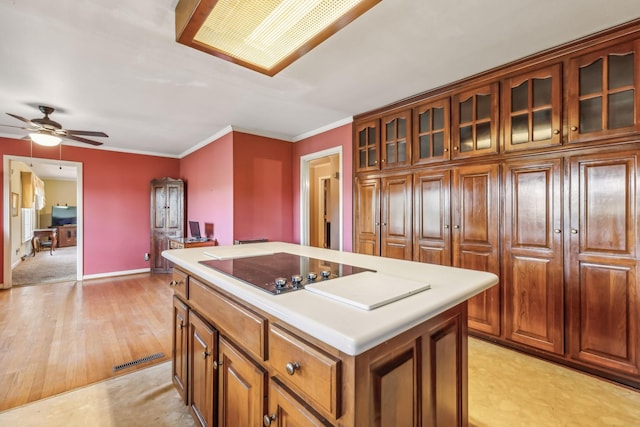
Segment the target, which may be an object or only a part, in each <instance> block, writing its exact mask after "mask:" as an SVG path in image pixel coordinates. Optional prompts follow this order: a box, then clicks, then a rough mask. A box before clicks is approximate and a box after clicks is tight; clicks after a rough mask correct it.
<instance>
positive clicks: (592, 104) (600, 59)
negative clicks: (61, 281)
mask: <svg viewBox="0 0 640 427" xmlns="http://www.w3.org/2000/svg"><path fill="white" fill-rule="evenodd" d="M568 85H569V89H568V100H567V102H568V105H567V112H568V119H569V120H568V126H569V129H568V134H569V142H579V141H589V140H594V139H597V138H602V137H605V136H610V135H611V136H614V135H625V134H630V133H637V132H640V96H639V94H638V90H640V39H638V40H635V41H630V42H625V43H621V44H617V45H613V46H608V47H605V48H602V49H600V50H597V51H595V52H591V53H588V54H585V55H580V56H577V57H574V58H571V60H570V61H569V70H568Z"/></svg>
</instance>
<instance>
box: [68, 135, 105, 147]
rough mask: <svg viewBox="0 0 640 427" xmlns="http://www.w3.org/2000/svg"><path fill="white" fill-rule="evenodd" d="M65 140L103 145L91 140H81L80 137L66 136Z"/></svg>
mask: <svg viewBox="0 0 640 427" xmlns="http://www.w3.org/2000/svg"><path fill="white" fill-rule="evenodd" d="M64 138H66V139H70V140H72V141H78V142H84V143H85V144H91V145H102V142H98V141H92V140H90V139H86V138H81V137H79V136H74V135H66V136H65V137H64Z"/></svg>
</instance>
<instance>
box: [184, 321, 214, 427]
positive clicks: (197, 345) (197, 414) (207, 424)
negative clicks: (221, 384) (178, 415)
mask: <svg viewBox="0 0 640 427" xmlns="http://www.w3.org/2000/svg"><path fill="white" fill-rule="evenodd" d="M217 351H218V332H217V331H216V330H215V329H213V328H212V327H211V326H210V325H209V324H208V323H207V322H205V321H204V320H202V319H201V318H200V317H198V316H197V315H196V314H195V313H194V312H193V311H189V360H188V365H189V379H188V384H189V392H188V397H189V409H190V411H191V414H192V415H193V418H194V419H195V420H196V422H197V423H198V424H199V425H200V426H202V427H212V426H214V425H215V424H214V422H215V419H214V414H215V413H216V409H217V407H216V399H217V389H218V376H217V369H216V366H215V364H214V363H213V362H214V361H216V358H217V356H218V355H217Z"/></svg>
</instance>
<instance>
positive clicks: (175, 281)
mask: <svg viewBox="0 0 640 427" xmlns="http://www.w3.org/2000/svg"><path fill="white" fill-rule="evenodd" d="M183 283H184V282H183V281H182V280H172V281H170V282H169V286H178V285H182V284H183Z"/></svg>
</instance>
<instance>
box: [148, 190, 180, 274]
mask: <svg viewBox="0 0 640 427" xmlns="http://www.w3.org/2000/svg"><path fill="white" fill-rule="evenodd" d="M182 236H184V181H182V180H181V179H173V178H160V179H154V180H152V181H151V252H150V260H149V261H150V263H151V272H152V273H168V272H170V271H171V270H172V266H171V264H170V263H169V261H167V260H166V259H164V258H163V257H162V251H164V250H165V249H169V238H171V237H182Z"/></svg>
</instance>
